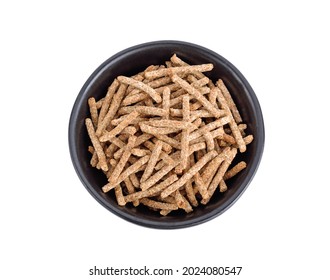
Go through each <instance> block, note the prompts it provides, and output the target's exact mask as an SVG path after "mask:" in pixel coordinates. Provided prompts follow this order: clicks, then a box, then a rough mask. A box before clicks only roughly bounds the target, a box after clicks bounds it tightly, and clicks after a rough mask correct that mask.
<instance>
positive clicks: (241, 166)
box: [223, 161, 246, 180]
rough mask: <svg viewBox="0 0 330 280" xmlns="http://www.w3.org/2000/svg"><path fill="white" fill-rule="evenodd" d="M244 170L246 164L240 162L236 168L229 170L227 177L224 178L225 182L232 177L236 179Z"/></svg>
mask: <svg viewBox="0 0 330 280" xmlns="http://www.w3.org/2000/svg"><path fill="white" fill-rule="evenodd" d="M244 168H246V162H245V161H240V162H239V163H237V164H236V165H235V166H234V167H232V168H231V169H230V170H228V171H227V172H226V173H225V175H224V176H223V179H224V180H228V179H230V178H232V177H234V176H235V175H236V174H237V173H239V172H241V171H242V170H243V169H244Z"/></svg>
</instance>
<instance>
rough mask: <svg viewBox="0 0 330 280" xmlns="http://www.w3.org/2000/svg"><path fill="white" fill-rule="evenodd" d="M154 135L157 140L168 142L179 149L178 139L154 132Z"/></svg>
mask: <svg viewBox="0 0 330 280" xmlns="http://www.w3.org/2000/svg"><path fill="white" fill-rule="evenodd" d="M155 137H156V138H157V139H159V140H162V141H163V142H165V143H168V144H169V145H170V146H171V147H173V148H176V149H181V144H180V143H179V141H177V140H175V139H174V138H171V137H168V136H167V135H165V134H155Z"/></svg>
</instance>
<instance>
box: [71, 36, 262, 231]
mask: <svg viewBox="0 0 330 280" xmlns="http://www.w3.org/2000/svg"><path fill="white" fill-rule="evenodd" d="M159 45H161V46H164V45H178V46H179V45H182V46H185V47H191V48H194V49H197V50H198V51H200V52H207V53H208V54H210V55H212V56H214V57H216V58H217V59H218V60H221V61H222V62H224V64H225V65H226V67H227V68H228V69H229V70H230V71H232V72H233V73H234V74H235V75H236V77H237V79H238V80H239V81H240V82H241V83H242V84H243V85H244V87H245V88H246V89H247V92H248V93H249V97H250V98H251V100H252V102H251V103H252V104H253V105H254V106H255V111H256V122H257V123H256V125H257V126H258V135H257V137H258V145H257V147H256V155H257V156H256V158H255V159H253V161H252V163H251V167H250V172H249V173H248V174H246V176H245V178H244V180H243V181H242V183H241V184H240V186H239V187H238V189H237V191H236V193H235V194H234V195H233V196H232V197H230V198H229V199H228V200H227V201H225V203H224V204H223V205H222V207H221V209H218V208H216V209H214V210H213V211H210V212H207V213H205V214H204V215H201V216H198V217H195V218H192V219H189V220H184V219H183V220H180V221H175V222H173V221H164V220H163V221H153V220H147V219H145V218H141V217H139V216H136V215H130V214H127V213H126V212H125V211H122V210H121V209H120V206H118V207H114V206H113V205H111V204H109V203H107V201H106V199H105V198H104V197H102V196H100V195H99V193H98V192H97V191H96V190H95V189H94V188H93V186H91V184H90V183H89V182H88V180H87V178H86V177H85V176H84V174H83V172H82V167H81V164H80V160H79V158H78V155H77V152H76V144H75V142H76V141H75V140H76V135H75V133H74V131H75V129H74V127H75V123H76V122H77V118H78V113H79V107H80V104H81V99H83V96H84V95H85V93H86V91H87V90H88V87H89V86H90V84H91V83H92V82H93V81H94V80H97V77H98V76H99V75H100V74H101V73H102V71H103V70H104V68H106V66H107V65H108V64H109V63H110V62H113V61H114V60H117V59H120V58H121V57H122V56H124V55H126V54H129V53H131V52H136V51H138V50H140V49H144V48H146V47H156V46H159ZM68 144H69V151H70V156H71V161H72V164H73V166H74V169H75V171H76V173H77V175H78V177H79V179H80V181H81V182H82V184H83V185H84V187H85V188H86V189H87V191H88V192H89V193H90V194H91V195H92V196H93V197H94V199H96V200H97V201H98V202H99V203H100V204H101V205H102V206H103V207H105V208H106V209H108V210H109V211H110V212H112V213H113V214H115V215H117V216H119V217H120V218H122V219H124V220H126V221H129V222H131V223H134V224H137V225H140V226H145V227H149V228H156V229H179V228H185V227H191V226H196V225H199V224H201V223H204V222H207V221H209V220H211V219H213V218H215V217H217V216H219V215H221V214H222V213H223V212H225V211H227V210H228V209H229V208H230V207H231V206H232V205H233V204H235V202H236V201H237V200H238V199H239V198H240V197H241V195H242V194H243V193H244V191H245V190H246V189H247V187H248V186H249V184H250V183H251V181H252V179H253V178H254V176H255V174H256V172H257V169H258V167H259V165H260V162H261V158H262V155H263V150H264V144H265V128H264V120H263V114H262V111H261V107H260V103H259V101H258V98H257V96H256V94H255V92H254V90H253V89H252V87H251V86H250V84H249V82H248V81H247V80H246V78H245V77H244V76H243V74H242V73H241V72H240V71H239V70H238V69H237V68H236V67H235V66H234V65H233V64H232V63H231V62H229V61H228V60H227V59H225V58H224V57H222V56H221V55H220V54H218V53H216V52H214V51H212V50H210V49H208V48H206V47H203V46H201V45H197V44H194V43H190V42H185V41H178V40H158V41H150V42H146V43H142V44H138V45H134V46H131V47H128V48H126V49H124V50H122V51H119V52H117V53H116V54H114V55H112V56H111V57H109V58H108V59H106V60H105V61H104V62H103V63H101V64H100V65H99V66H98V67H97V68H96V69H95V70H94V71H93V72H92V74H91V75H90V76H89V78H88V79H87V80H86V82H85V83H84V85H83V86H82V88H81V90H80V91H79V94H78V95H77V97H76V99H75V102H74V104H73V107H72V111H71V114H70V119H69V126H68Z"/></svg>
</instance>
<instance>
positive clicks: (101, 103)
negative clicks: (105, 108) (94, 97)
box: [96, 97, 104, 110]
mask: <svg viewBox="0 0 330 280" xmlns="http://www.w3.org/2000/svg"><path fill="white" fill-rule="evenodd" d="M103 101H104V97H103V98H101V99H100V100H98V101H96V108H97V110H99V109H100V108H101V107H102V105H103Z"/></svg>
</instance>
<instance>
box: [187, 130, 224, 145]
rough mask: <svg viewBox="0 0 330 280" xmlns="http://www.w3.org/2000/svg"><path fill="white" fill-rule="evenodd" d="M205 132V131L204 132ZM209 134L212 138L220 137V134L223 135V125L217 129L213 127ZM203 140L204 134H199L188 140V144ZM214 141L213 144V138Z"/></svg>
mask: <svg viewBox="0 0 330 280" xmlns="http://www.w3.org/2000/svg"><path fill="white" fill-rule="evenodd" d="M206 133H207V132H206ZM210 134H211V136H212V138H213V139H214V138H216V139H222V135H223V127H219V128H217V129H214V130H212V131H210ZM204 141H205V138H204V136H200V137H198V138H196V139H194V140H191V141H189V144H190V145H192V144H196V143H199V142H204ZM213 142H214V145H215V141H214V140H213Z"/></svg>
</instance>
